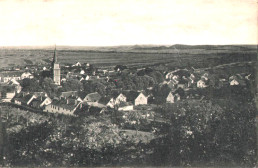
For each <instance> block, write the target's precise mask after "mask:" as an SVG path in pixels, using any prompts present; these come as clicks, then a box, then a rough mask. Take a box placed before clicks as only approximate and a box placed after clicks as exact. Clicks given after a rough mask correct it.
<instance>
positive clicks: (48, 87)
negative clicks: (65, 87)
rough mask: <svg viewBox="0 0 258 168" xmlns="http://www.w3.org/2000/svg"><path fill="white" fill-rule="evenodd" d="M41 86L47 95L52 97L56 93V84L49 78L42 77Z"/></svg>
mask: <svg viewBox="0 0 258 168" xmlns="http://www.w3.org/2000/svg"><path fill="white" fill-rule="evenodd" d="M41 86H42V88H43V89H44V91H45V92H46V93H47V94H48V96H49V97H51V98H53V97H54V96H56V95H57V89H58V88H57V85H55V83H54V81H53V80H52V79H51V78H44V80H43V82H42V83H41Z"/></svg>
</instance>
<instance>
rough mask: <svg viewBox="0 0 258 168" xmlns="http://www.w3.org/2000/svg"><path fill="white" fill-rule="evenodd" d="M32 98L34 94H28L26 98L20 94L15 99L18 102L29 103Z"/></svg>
mask: <svg viewBox="0 0 258 168" xmlns="http://www.w3.org/2000/svg"><path fill="white" fill-rule="evenodd" d="M32 96H33V95H32V94H28V95H25V96H23V95H22V94H19V95H17V96H16V97H15V98H14V99H15V100H18V101H20V102H22V103H27V102H28V101H29V100H30V99H31V97H32Z"/></svg>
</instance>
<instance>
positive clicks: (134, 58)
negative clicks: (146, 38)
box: [0, 45, 256, 67]
mask: <svg viewBox="0 0 258 168" xmlns="http://www.w3.org/2000/svg"><path fill="white" fill-rule="evenodd" d="M53 49H54V48H53ZM53 49H51V48H49V47H48V48H33V49H31V48H22V49H21V48H19V49H18V48H1V49H0V66H1V67H7V66H10V65H21V66H25V65H27V64H31V63H33V64H47V63H48V61H47V60H51V58H52V56H53ZM57 55H58V60H59V61H60V63H61V64H66V63H75V62H81V63H83V62H87V63H91V64H96V65H98V66H113V65H116V64H126V65H127V66H144V65H154V64H162V63H163V64H165V63H166V64H167V65H168V66H171V67H172V66H173V67H175V66H176V67H179V66H185V65H190V66H194V67H206V66H216V65H220V64H225V63H231V62H241V61H255V60H256V46H254V45H250V46H186V45H173V46H169V47H166V46H158V47H152V46H130V47H125V46H120V47H96V48H87V47H85V48H83V47H77V48H76V47H62V46H60V47H57ZM28 60H30V61H28Z"/></svg>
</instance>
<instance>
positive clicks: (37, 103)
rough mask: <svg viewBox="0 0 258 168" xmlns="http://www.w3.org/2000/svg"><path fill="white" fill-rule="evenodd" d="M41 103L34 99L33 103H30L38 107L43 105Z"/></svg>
mask: <svg viewBox="0 0 258 168" xmlns="http://www.w3.org/2000/svg"><path fill="white" fill-rule="evenodd" d="M41 103H42V102H41V101H40V100H38V99H33V100H32V101H31V102H30V104H35V105H36V106H40V105H41Z"/></svg>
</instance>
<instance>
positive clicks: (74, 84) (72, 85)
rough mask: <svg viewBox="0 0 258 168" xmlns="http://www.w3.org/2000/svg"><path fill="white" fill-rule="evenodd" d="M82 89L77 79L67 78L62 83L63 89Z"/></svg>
mask: <svg viewBox="0 0 258 168" xmlns="http://www.w3.org/2000/svg"><path fill="white" fill-rule="evenodd" d="M82 89H83V85H82V83H81V82H80V81H79V80H77V79H69V80H68V81H67V82H65V83H63V89H62V90H63V91H80V90H82Z"/></svg>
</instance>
